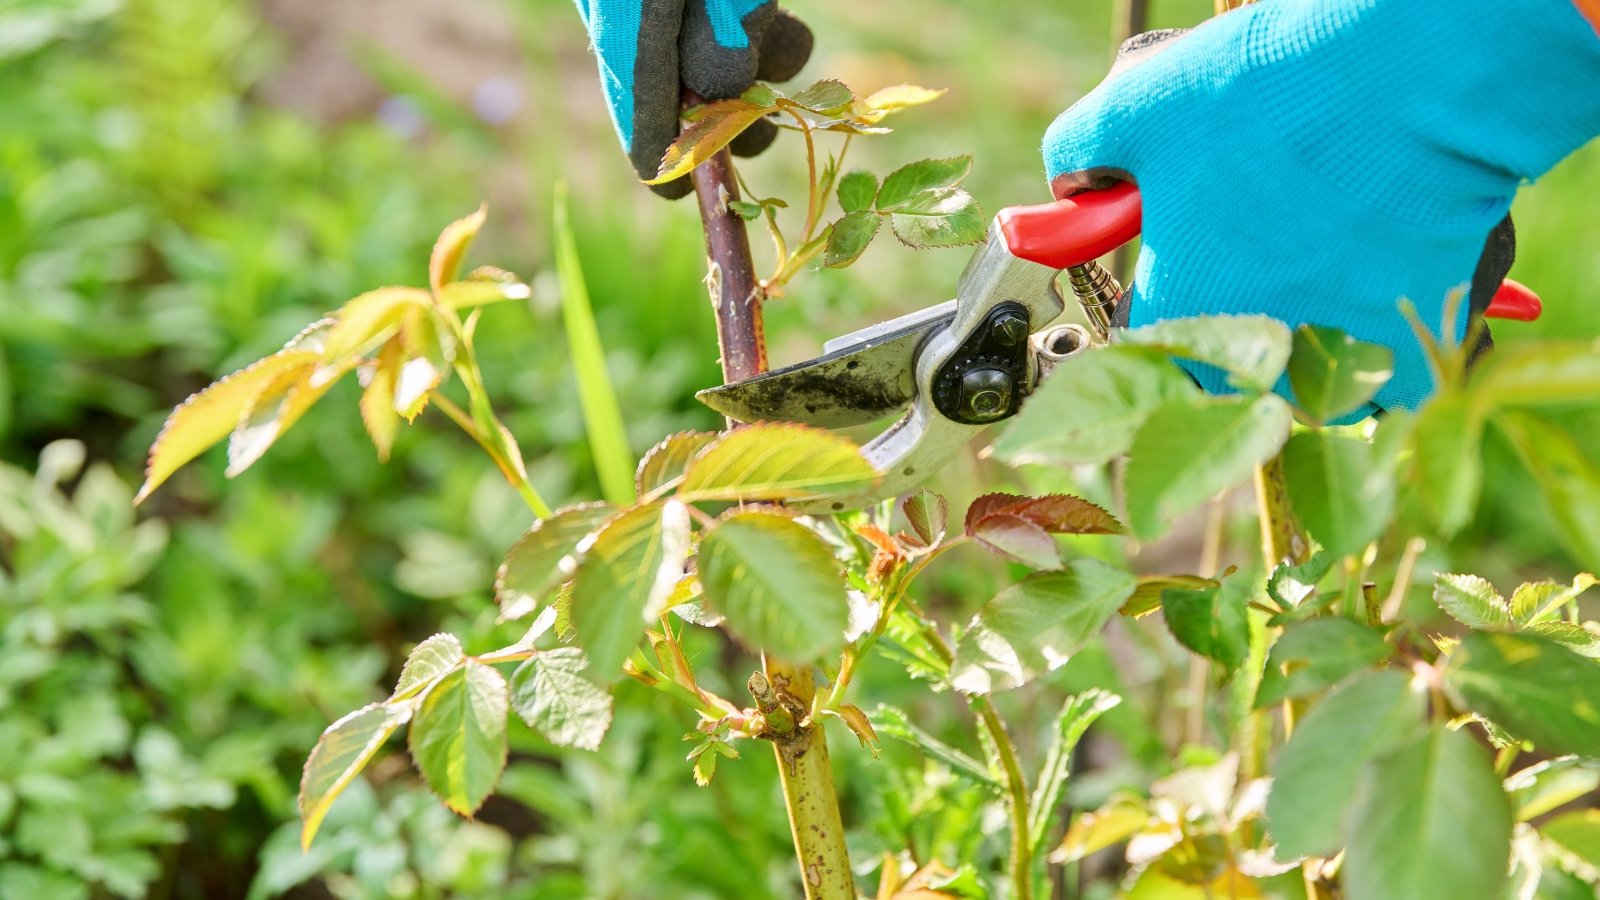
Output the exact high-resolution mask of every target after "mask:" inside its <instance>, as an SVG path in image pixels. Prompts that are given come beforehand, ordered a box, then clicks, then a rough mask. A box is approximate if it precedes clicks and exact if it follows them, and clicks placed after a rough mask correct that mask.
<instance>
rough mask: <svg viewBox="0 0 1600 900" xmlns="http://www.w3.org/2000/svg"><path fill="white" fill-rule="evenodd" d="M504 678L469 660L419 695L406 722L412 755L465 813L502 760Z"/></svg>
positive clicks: (478, 802) (485, 792)
mask: <svg viewBox="0 0 1600 900" xmlns="http://www.w3.org/2000/svg"><path fill="white" fill-rule="evenodd" d="M509 702H510V701H509V698H508V696H507V687H506V680H505V678H503V677H501V675H500V673H499V672H496V671H495V670H494V669H492V668H490V667H489V666H485V665H482V664H479V663H475V662H471V661H468V662H467V664H466V665H464V666H462V667H461V668H459V669H456V670H454V671H452V672H450V673H449V674H447V675H445V676H444V677H443V678H441V679H439V681H437V682H435V683H434V685H433V687H431V688H429V689H428V691H427V693H425V694H423V695H422V703H421V705H420V706H419V707H418V708H417V714H416V717H415V719H414V720H413V721H412V723H411V732H410V735H409V743H410V746H411V758H412V759H413V760H415V761H416V763H417V770H418V771H420V772H421V773H422V777H423V778H424V779H426V780H427V782H428V787H430V788H433V792H434V793H435V794H438V795H439V798H440V799H441V800H443V801H444V804H445V805H446V806H448V807H450V808H451V809H452V810H454V811H456V812H457V813H460V814H461V815H463V816H470V815H472V814H473V813H474V812H476V811H477V809H478V807H479V806H482V805H483V801H484V798H486V797H488V796H489V792H490V791H492V790H494V786H495V783H496V782H498V781H499V780H500V773H501V771H502V770H504V769H505V766H506V714H507V712H508V705H509Z"/></svg>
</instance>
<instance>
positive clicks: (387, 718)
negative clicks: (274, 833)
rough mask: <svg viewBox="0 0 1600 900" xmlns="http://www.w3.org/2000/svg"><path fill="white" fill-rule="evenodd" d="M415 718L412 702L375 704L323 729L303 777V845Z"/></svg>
mask: <svg viewBox="0 0 1600 900" xmlns="http://www.w3.org/2000/svg"><path fill="white" fill-rule="evenodd" d="M410 718H411V706H410V704H401V705H390V704H387V703H373V704H371V705H368V706H364V707H362V708H360V709H358V710H356V711H355V712H353V713H350V714H349V715H347V716H345V717H344V718H342V719H340V720H339V721H337V722H334V723H333V724H332V725H329V726H328V728H327V730H325V731H323V732H322V737H321V738H319V739H318V740H317V745H316V746H315V747H313V748H312V749H311V755H310V756H309V757H307V758H306V766H305V770H304V771H303V772H302V773H301V776H300V798H299V805H300V846H301V847H302V848H309V847H310V846H311V840H312V838H315V837H316V836H317V829H318V828H321V827H322V820H323V818H324V817H325V816H327V814H328V809H329V808H330V807H332V806H333V801H334V800H336V799H338V797H339V794H340V793H342V792H343V791H344V789H345V788H346V787H348V786H349V784H350V782H351V781H352V780H354V779H355V777H356V775H358V774H360V772H361V770H362V769H363V768H364V767H365V766H366V764H367V763H368V762H370V761H371V760H372V756H373V754H375V753H377V752H378V748H379V747H382V746H383V742H384V741H386V740H388V739H389V735H391V734H394V732H395V729H397V728H399V727H400V726H401V725H404V724H405V723H406V720H407V719H410Z"/></svg>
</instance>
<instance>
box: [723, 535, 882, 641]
mask: <svg viewBox="0 0 1600 900" xmlns="http://www.w3.org/2000/svg"><path fill="white" fill-rule="evenodd" d="M840 568H841V567H840V565H839V563H838V562H837V561H836V560H835V559H834V558H833V553H832V552H831V551H830V550H829V549H828V545H827V544H825V543H823V541H822V538H820V537H818V536H817V534H816V533H815V532H813V531H811V530H810V529H808V528H806V527H805V526H803V525H801V524H799V523H798V522H796V521H794V520H793V519H791V518H789V517H788V516H785V515H781V514H779V513H772V512H761V511H751V512H742V513H737V514H735V515H732V516H729V517H727V518H725V519H723V520H721V521H720V522H718V523H717V524H716V525H715V526H714V527H712V528H710V529H709V530H707V531H706V533H705V535H704V537H703V538H702V539H701V543H700V554H699V572H700V586H701V589H702V590H704V592H705V600H706V605H707V606H708V607H710V608H711V609H713V610H715V611H717V612H718V613H721V614H722V615H723V616H724V617H725V622H724V626H725V627H726V628H727V629H728V631H730V632H731V633H732V634H733V635H734V636H735V637H737V638H739V639H740V640H741V641H743V642H744V644H745V645H746V646H748V647H750V648H752V649H755V650H762V651H765V652H768V653H771V654H773V655H774V656H777V657H779V658H782V659H789V660H795V661H805V660H811V659H815V658H817V657H819V656H823V655H826V654H831V653H834V652H836V651H838V650H839V648H840V647H842V646H843V645H844V632H845V628H846V626H847V625H848V624H849V617H850V611H849V602H848V600H847V599H846V597H845V586H844V578H843V577H842V576H841V575H840Z"/></svg>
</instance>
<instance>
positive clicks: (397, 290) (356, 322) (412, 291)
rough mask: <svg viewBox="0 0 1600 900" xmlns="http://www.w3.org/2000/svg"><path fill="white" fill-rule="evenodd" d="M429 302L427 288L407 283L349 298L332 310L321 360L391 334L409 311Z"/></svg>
mask: <svg viewBox="0 0 1600 900" xmlns="http://www.w3.org/2000/svg"><path fill="white" fill-rule="evenodd" d="M429 302H430V301H429V298H428V292H427V291H424V290H422V289H420V288H410V287H383V288H378V289H377V290H375V291H368V292H366V293H365V294H361V295H359V296H357V297H354V298H352V299H351V300H349V301H347V302H346V303H345V305H344V306H342V307H340V308H339V311H338V312H337V313H334V316H333V318H334V323H333V325H332V326H331V327H330V328H329V329H328V331H327V334H326V335H325V336H324V337H323V339H322V360H323V362H324V363H333V362H337V361H339V360H342V359H344V358H345V357H347V356H351V355H353V354H357V353H361V352H364V351H365V350H366V349H367V348H368V347H370V346H371V345H373V344H374V343H376V342H377V341H378V340H380V339H382V338H385V337H388V336H389V335H391V334H393V333H394V331H395V330H396V329H397V328H399V327H400V322H401V320H402V319H403V318H404V317H405V314H406V313H407V312H408V311H410V310H412V309H415V308H417V307H419V306H428V305H429Z"/></svg>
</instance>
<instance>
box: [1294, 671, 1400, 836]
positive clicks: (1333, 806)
mask: <svg viewBox="0 0 1600 900" xmlns="http://www.w3.org/2000/svg"><path fill="white" fill-rule="evenodd" d="M1409 681H1410V680H1409V679H1408V678H1407V677H1406V676H1405V675H1404V674H1402V673H1400V672H1394V671H1385V672H1371V673H1368V674H1365V675H1361V676H1359V677H1357V678H1356V679H1354V680H1352V681H1350V682H1349V683H1347V684H1345V685H1343V686H1341V687H1339V688H1336V689H1335V690H1334V691H1333V693H1331V694H1329V695H1328V697H1327V699H1325V700H1323V701H1322V702H1321V703H1318V704H1317V705H1316V706H1313V707H1312V708H1311V711H1310V712H1309V713H1307V714H1306V716H1305V718H1304V719H1302V720H1301V721H1299V722H1297V723H1295V729H1294V736H1293V737H1291V738H1290V739H1289V743H1288V744H1287V745H1286V746H1285V747H1284V748H1283V752H1282V753H1281V754H1280V755H1279V757H1278V763H1277V765H1276V766H1274V767H1273V770H1272V773H1273V781H1272V793H1271V794H1270V795H1269V796H1268V798H1267V820H1268V825H1267V828H1268V831H1269V832H1270V833H1271V835H1272V838H1273V840H1275V841H1276V842H1277V845H1278V852H1279V854H1280V856H1284V857H1295V856H1326V855H1331V854H1333V853H1335V852H1337V850H1338V848H1340V847H1342V846H1344V843H1345V834H1346V832H1345V823H1346V818H1347V814H1348V811H1349V809H1350V806H1351V803H1352V801H1353V800H1354V799H1355V794H1356V787H1357V785H1358V784H1359V782H1360V780H1361V775H1362V771H1363V769H1364V768H1365V767H1366V765H1367V763H1368V761H1369V760H1371V759H1372V758H1374V757H1376V756H1378V755H1379V754H1381V753H1385V752H1387V751H1389V750H1391V749H1393V748H1395V747H1397V746H1399V745H1401V744H1402V743H1404V742H1405V741H1407V740H1409V739H1410V738H1411V736H1412V735H1415V734H1417V733H1418V731H1419V729H1420V727H1421V724H1422V721H1423V714H1424V712H1425V711H1426V703H1427V701H1426V695H1425V694H1424V693H1423V691H1421V690H1420V689H1418V688H1417V687H1416V686H1413V685H1412V684H1410V683H1409Z"/></svg>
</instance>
